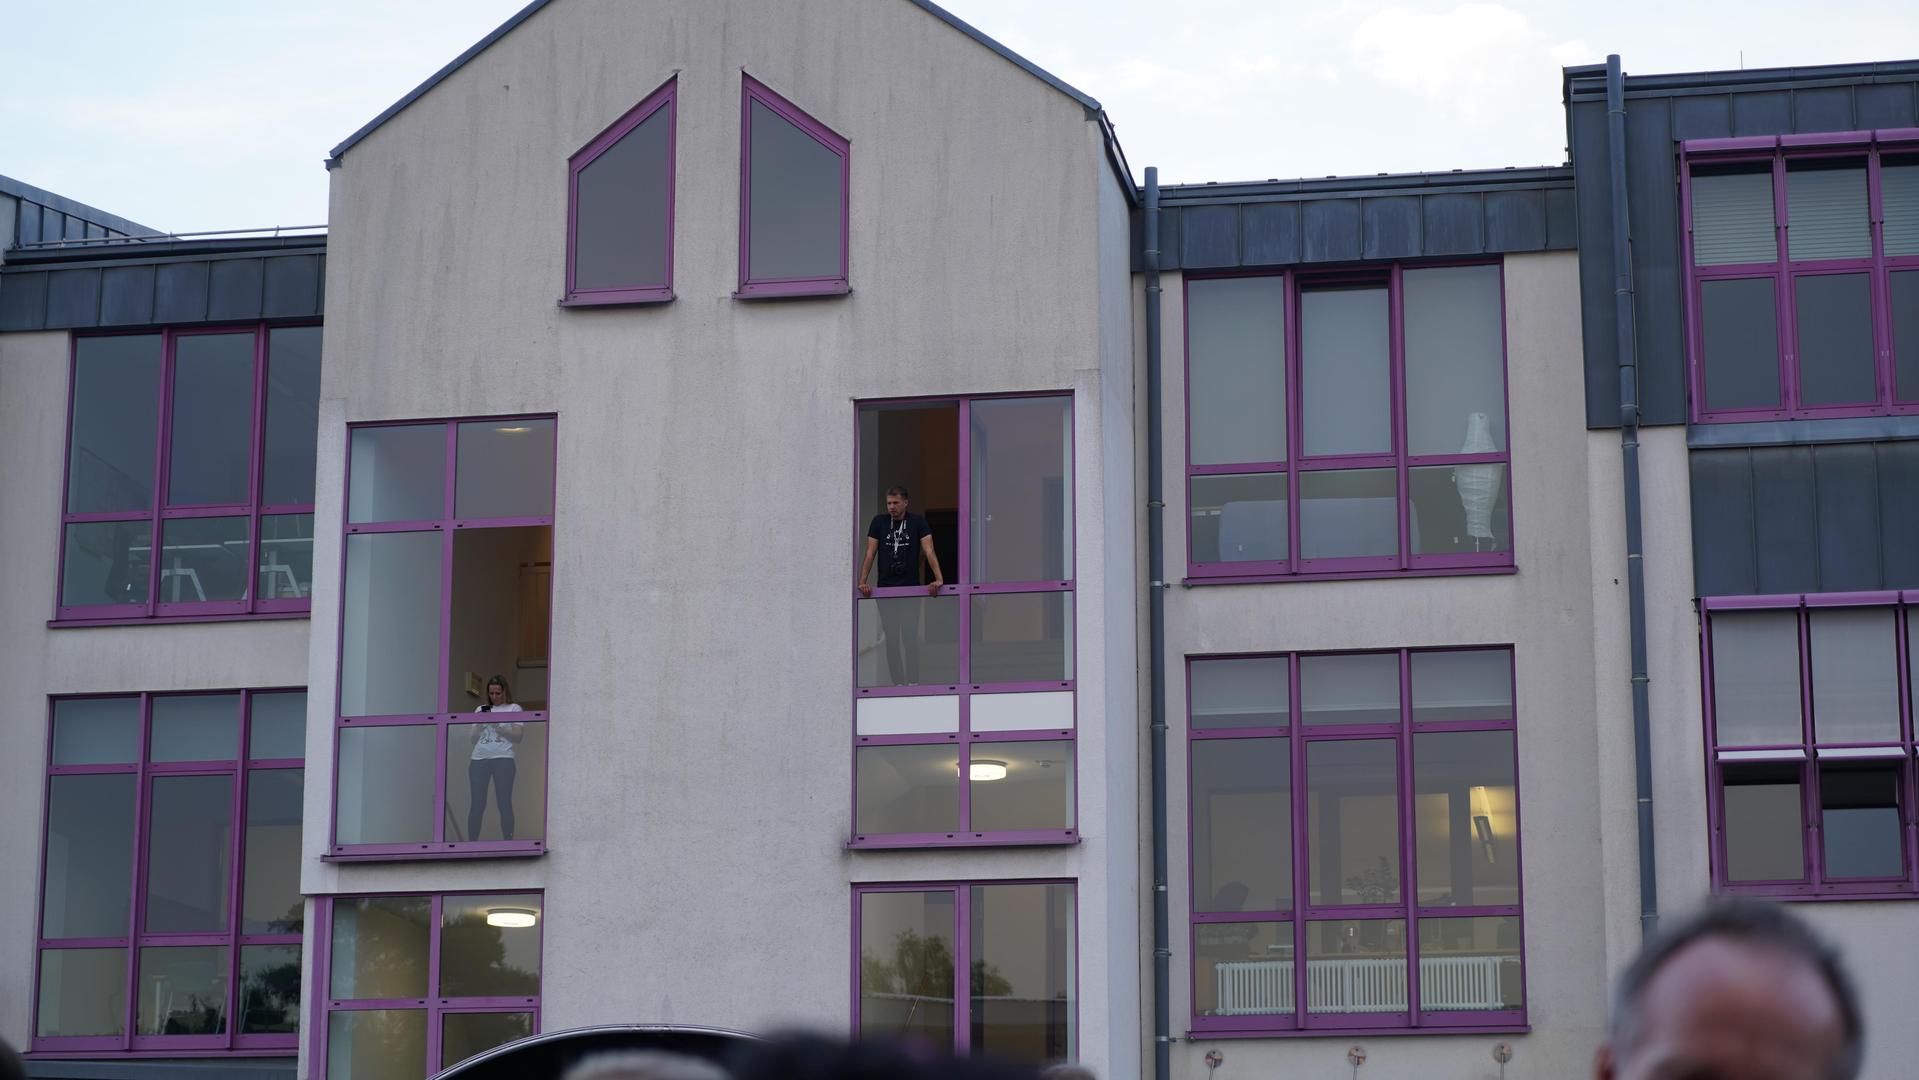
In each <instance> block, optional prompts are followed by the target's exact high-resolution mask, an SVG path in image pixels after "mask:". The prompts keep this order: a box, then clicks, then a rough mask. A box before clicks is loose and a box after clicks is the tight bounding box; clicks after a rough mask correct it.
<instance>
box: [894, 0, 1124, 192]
mask: <svg viewBox="0 0 1919 1080" xmlns="http://www.w3.org/2000/svg"><path fill="white" fill-rule="evenodd" d="M912 4H913V6H914V7H917V8H919V9H920V10H921V11H924V12H926V13H927V14H928V15H931V16H933V17H934V18H936V19H939V20H940V21H941V22H944V23H946V24H947V25H948V26H951V27H952V28H953V29H955V30H958V31H959V32H960V33H962V34H965V35H966V36H967V37H970V38H972V39H973V40H974V41H977V42H979V43H980V44H981V45H984V46H986V47H987V48H989V49H991V50H993V51H994V52H996V53H998V54H1000V55H1001V56H1002V57H1005V58H1006V59H1007V60H1009V61H1011V62H1012V63H1013V64H1015V65H1017V66H1018V67H1020V68H1023V69H1024V70H1025V71H1026V73H1027V74H1028V75H1031V76H1033V77H1034V78H1035V79H1038V80H1039V81H1041V82H1043V83H1045V84H1046V85H1048V86H1050V87H1052V88H1053V89H1055V90H1058V91H1059V92H1060V93H1062V94H1065V95H1066V96H1067V97H1069V98H1072V99H1073V100H1074V101H1077V102H1079V103H1080V105H1081V107H1083V108H1084V109H1085V110H1086V111H1087V112H1089V113H1097V112H1102V111H1104V110H1103V109H1102V108H1101V106H1100V103H1099V102H1098V101H1095V100H1094V99H1093V98H1092V96H1091V95H1089V94H1087V93H1085V92H1084V91H1081V90H1079V89H1078V88H1077V87H1074V86H1073V85H1072V84H1070V83H1068V82H1067V81H1066V80H1064V79H1062V78H1060V77H1059V76H1057V75H1055V74H1053V73H1052V72H1050V71H1048V70H1046V69H1045V68H1043V67H1040V66H1039V65H1038V64H1035V63H1033V62H1032V61H1031V60H1028V59H1027V58H1025V57H1024V56H1021V55H1020V54H1018V53H1016V52H1014V51H1013V50H1011V49H1009V48H1007V47H1006V46H1004V45H1002V44H1000V43H999V42H998V41H995V40H993V38H992V37H991V36H990V35H988V34H986V33H985V32H984V31H982V30H980V29H979V28H978V27H976V26H974V25H973V24H972V23H969V22H967V21H966V20H965V19H962V18H960V17H959V16H958V15H955V14H953V13H952V12H950V11H948V10H946V9H945V8H943V7H941V6H939V5H938V4H935V3H933V0H912ZM1127 182H1128V184H1130V183H1131V180H1130V179H1129V180H1128V181H1127Z"/></svg>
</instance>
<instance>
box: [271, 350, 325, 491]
mask: <svg viewBox="0 0 1919 1080" xmlns="http://www.w3.org/2000/svg"><path fill="white" fill-rule="evenodd" d="M319 428H320V328H319V327H317V326H280V327H275V328H274V329H272V330H268V331H267V417H266V433H265V434H266V437H265V444H266V445H265V446H264V447H263V448H262V456H261V461H260V504H261V505H262V506H304V505H306V504H308V503H311V502H312V501H313V475H314V460H315V459H314V449H315V440H316V439H317V438H318V432H319Z"/></svg>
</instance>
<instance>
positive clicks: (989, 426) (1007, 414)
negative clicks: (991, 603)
mask: <svg viewBox="0 0 1919 1080" xmlns="http://www.w3.org/2000/svg"><path fill="white" fill-rule="evenodd" d="M971 415H972V429H973V430H972V438H971V441H970V447H971V449H970V452H971V455H972V461H971V462H970V465H971V470H970V479H969V483H970V485H971V488H972V496H973V506H972V513H971V516H970V518H969V529H970V530H971V531H970V533H969V535H968V537H967V558H968V559H969V561H970V562H971V563H972V566H971V568H970V570H971V575H972V576H971V577H970V578H968V580H969V581H974V582H1006V581H1063V580H1065V579H1067V578H1070V577H1072V576H1073V517H1072V500H1071V492H1070V490H1069V487H1068V485H1069V482H1070V479H1071V477H1072V475H1073V402H1072V399H1071V398H1067V397H1040V398H993V399H987V400H983V401H975V402H973V405H972V414H971Z"/></svg>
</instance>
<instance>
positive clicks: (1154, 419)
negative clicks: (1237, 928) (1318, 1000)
mask: <svg viewBox="0 0 1919 1080" xmlns="http://www.w3.org/2000/svg"><path fill="white" fill-rule="evenodd" d="M1145 241H1146V243H1145V245H1144V246H1145V249H1146V250H1145V252H1144V254H1145V258H1144V260H1143V262H1144V263H1145V266H1146V552H1147V554H1146V597H1147V599H1146V604H1147V612H1148V615H1147V620H1148V621H1147V625H1148V632H1147V638H1146V641H1147V645H1146V654H1147V656H1149V657H1150V658H1151V659H1150V660H1149V661H1148V663H1149V664H1150V667H1149V670H1150V672H1151V678H1150V680H1149V682H1148V685H1147V689H1146V698H1147V700H1148V701H1150V702H1151V703H1152V718H1153V726H1152V733H1153V748H1152V754H1153V1076H1154V1078H1155V1080H1170V1078H1171V1077H1172V1075H1173V1032H1172V1011H1171V1003H1170V1002H1168V1001H1167V997H1168V996H1169V995H1170V994H1171V993H1172V975H1171V965H1172V959H1173V947H1172V917H1171V915H1169V914H1168V912H1167V905H1166V899H1167V898H1166V888H1167V877H1168V874H1167V870H1166V862H1167V859H1166V522H1165V517H1166V490H1165V484H1164V482H1163V481H1162V480H1161V478H1160V459H1161V457H1162V456H1163V455H1164V453H1165V443H1164V438H1165V437H1164V433H1163V432H1162V431H1161V424H1160V411H1161V409H1160V406H1161V401H1160V397H1161V389H1160V348H1159V334H1160V331H1159V170H1158V169H1157V168H1154V167H1153V166H1150V165H1149V166H1147V167H1146V227H1145Z"/></svg>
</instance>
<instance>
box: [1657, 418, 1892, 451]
mask: <svg viewBox="0 0 1919 1080" xmlns="http://www.w3.org/2000/svg"><path fill="white" fill-rule="evenodd" d="M1911 438H1919V416H1906V415H1892V416H1854V417H1830V416H1828V417H1807V418H1802V419H1780V420H1741V419H1737V418H1729V419H1724V420H1695V421H1693V422H1692V423H1691V424H1690V425H1688V426H1687V428H1686V448H1687V449H1689V450H1702V449H1709V448H1712V447H1721V446H1725V447H1738V446H1810V445H1814V444H1819V443H1844V442H1876V441H1879V440H1882V439H1911Z"/></svg>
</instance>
